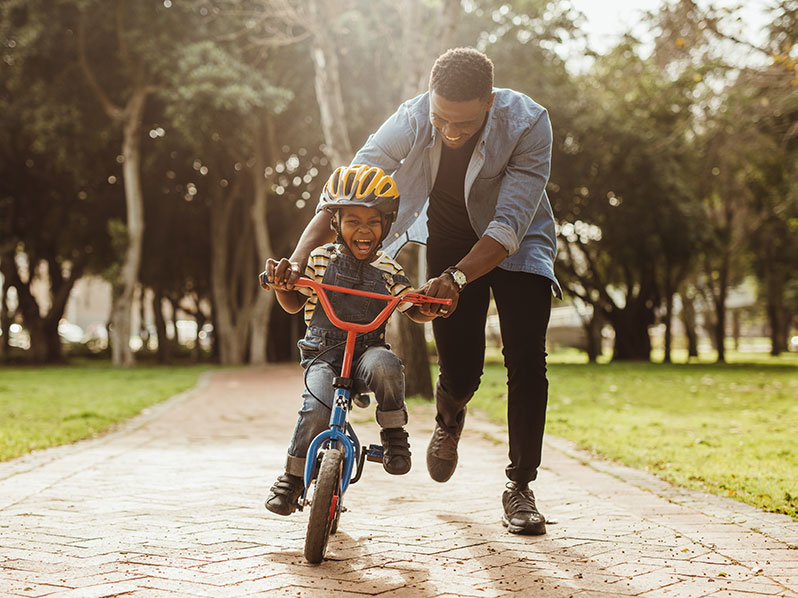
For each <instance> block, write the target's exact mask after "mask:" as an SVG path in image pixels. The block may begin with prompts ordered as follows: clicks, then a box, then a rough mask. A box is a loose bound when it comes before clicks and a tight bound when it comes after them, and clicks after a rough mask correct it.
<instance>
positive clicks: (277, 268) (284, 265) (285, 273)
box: [265, 258, 302, 291]
mask: <svg viewBox="0 0 798 598" xmlns="http://www.w3.org/2000/svg"><path fill="white" fill-rule="evenodd" d="M265 270H266V278H267V279H268V281H269V282H270V283H271V284H273V285H274V288H276V289H278V290H281V291H290V290H292V289H293V288H294V284H295V283H296V281H297V279H298V278H299V277H300V276H301V275H302V268H301V267H300V265H299V264H298V263H297V262H292V261H290V260H289V259H288V258H282V259H281V260H280V261H279V262H278V261H277V260H275V259H272V258H269V259H268V260H266V269H265Z"/></svg>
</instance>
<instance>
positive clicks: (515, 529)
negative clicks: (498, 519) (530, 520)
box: [502, 515, 546, 536]
mask: <svg viewBox="0 0 798 598" xmlns="http://www.w3.org/2000/svg"><path fill="white" fill-rule="evenodd" d="M502 525H503V526H504V527H506V528H507V531H508V532H510V533H511V534H519V535H522V536H542V535H543V534H545V533H546V522H545V521H541V522H539V523H536V524H534V525H533V526H530V527H524V526H522V525H513V524H512V523H510V522H509V521H507V517H505V516H504V515H502Z"/></svg>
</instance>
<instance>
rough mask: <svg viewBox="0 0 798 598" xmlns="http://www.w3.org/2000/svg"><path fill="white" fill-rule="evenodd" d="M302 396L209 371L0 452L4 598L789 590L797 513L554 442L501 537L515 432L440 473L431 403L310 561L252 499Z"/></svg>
mask: <svg viewBox="0 0 798 598" xmlns="http://www.w3.org/2000/svg"><path fill="white" fill-rule="evenodd" d="M301 389H302V378H301V371H300V370H299V369H298V368H297V367H296V366H293V365H292V366H270V367H266V368H250V369H237V370H230V371H216V372H214V373H212V374H210V375H207V376H204V377H203V382H202V385H201V387H200V388H198V389H196V390H195V391H193V392H190V393H186V394H184V395H181V396H179V397H176V398H174V399H171V400H170V401H167V402H166V403H164V404H162V405H159V406H157V407H156V408H153V409H152V410H150V411H149V412H148V413H145V414H142V415H140V416H137V417H136V418H134V419H133V420H131V421H130V422H128V423H127V424H125V425H123V426H120V427H119V428H117V429H116V430H114V431H113V432H112V433H110V434H107V435H104V436H101V437H99V438H95V439H92V440H89V441H84V442H80V443H77V444H75V445H72V446H68V447H57V448H55V449H49V450H46V451H38V452H36V453H33V454H31V455H26V456H24V457H22V458H20V459H16V460H14V461H11V462H7V463H0V596H6V595H8V596H56V597H58V598H63V597H65V598H72V597H78V596H79V597H80V598H92V597H101V596H112V595H122V596H131V597H139V596H140V597H146V598H153V597H155V598H158V597H160V596H170V597H175V596H177V597H180V596H186V597H195V596H212V597H213V598H220V597H236V598H237V597H239V596H242V597H243V596H247V597H249V596H285V597H288V596H291V597H302V596H303V597H307V598H314V597H316V596H324V597H325V598H327V597H329V596H371V595H375V596H386V597H391V598H417V597H419V598H435V597H443V596H457V597H466V598H470V597H476V596H490V597H501V598H508V597H522V596H534V597H536V598H538V597H540V598H571V597H574V598H575V597H577V596H578V597H579V598H589V597H591V596H594V597H597V598H600V597H603V598H608V597H610V596H612V597H623V596H632V595H641V596H651V597H653V596H666V597H667V596H675V597H688V596H696V597H698V596H701V597H703V596H710V595H712V596H726V595H729V596H742V597H747V598H750V597H752V596H769V597H774V596H795V595H796V592H797V591H798V551H796V550H793V549H791V548H790V546H794V545H795V544H796V543H797V542H798V522H796V521H794V520H792V519H790V518H788V517H785V516H783V515H775V514H771V513H763V512H759V511H757V510H756V509H753V508H751V507H748V506H747V505H744V504H741V503H738V502H735V501H731V500H728V499H724V498H721V497H715V496H708V495H704V494H702V493H699V492H694V491H690V490H685V489H682V488H675V487H673V486H670V485H669V484H667V483H665V482H663V481H662V480H658V479H657V478H655V477H653V476H652V475H650V474H648V473H647V472H641V471H637V470H633V469H630V468H627V467H624V466H621V465H618V464H616V463H612V462H608V461H604V460H601V459H597V458H595V457H594V456H593V455H590V454H589V453H586V452H582V451H579V450H578V449H577V448H576V447H574V446H573V445H572V444H570V443H568V442H566V441H563V440H561V439H558V438H548V437H547V439H546V446H545V448H544V458H543V469H542V470H541V472H540V475H539V478H538V480H537V481H536V483H535V488H534V489H535V493H536V496H537V498H538V504H539V507H540V508H541V511H542V512H544V513H545V514H546V515H547V517H548V518H549V520H550V523H549V525H548V534H547V535H545V536H538V537H530V536H519V535H513V534H508V533H507V532H506V530H505V529H504V528H503V527H502V526H501V524H500V518H501V492H502V490H503V486H504V482H505V479H504V466H505V464H506V463H505V461H506V444H505V443H506V432H505V431H504V430H503V429H502V428H501V427H499V426H496V425H495V424H491V423H489V422H486V421H483V420H480V419H479V417H477V416H473V415H469V420H468V422H467V425H466V429H465V432H464V435H463V441H462V442H461V444H460V462H459V465H458V469H457V471H456V472H455V474H454V476H453V477H452V479H451V480H450V481H449V482H448V483H446V484H437V483H435V482H432V481H431V480H430V479H429V478H428V476H427V474H426V471H425V467H424V451H425V447H426V443H427V441H428V439H429V436H430V434H431V431H432V422H433V417H434V408H433V407H432V406H431V405H421V406H418V407H414V408H413V410H412V411H411V421H410V424H409V426H408V429H409V432H410V438H411V439H410V442H411V446H412V450H413V454H414V460H415V463H414V468H413V470H412V471H411V472H410V473H409V474H407V475H405V476H401V477H397V476H390V475H388V474H387V473H385V472H384V471H383V470H382V469H381V468H380V467H379V466H377V465H374V466H371V465H370V466H369V467H367V468H366V470H364V472H363V478H362V479H361V481H360V482H359V483H357V484H354V485H352V486H351V488H350V490H349V491H348V492H347V495H346V497H345V498H346V507H347V511H346V512H345V513H344V514H343V516H342V518H341V523H340V529H339V532H338V533H337V534H335V536H333V537H331V539H330V543H329V546H328V551H327V560H325V561H324V562H323V563H322V564H320V565H310V564H309V563H307V562H306V561H305V559H304V556H303V547H304V539H305V530H306V527H307V519H308V514H309V511H308V510H307V509H306V510H305V511H304V512H298V513H295V514H293V515H292V516H290V517H279V516H275V515H273V514H271V513H268V512H267V511H266V510H265V509H264V508H263V506H262V505H263V499H264V498H265V496H266V494H267V492H268V489H269V487H270V485H271V483H272V482H273V480H274V478H275V477H276V476H277V474H279V473H280V472H281V471H282V467H283V464H284V460H285V450H286V447H287V444H288V441H289V440H290V436H291V433H292V431H293V426H294V423H295V418H296V411H297V409H298V406H299V399H298V397H299V395H300V392H301ZM287 398H296V400H288V399H287ZM373 418H374V413H373V408H372V410H366V411H364V412H358V413H357V417H356V419H355V422H356V423H355V427H356V429H357V432H358V435H359V436H360V439H361V441H363V442H373V441H376V440H377V439H378V437H379V428H378V427H377V426H376V424H375V423H374V421H373ZM494 440H495V441H494ZM496 441H498V442H496ZM372 465H373V464H372ZM477 489H478V491H477Z"/></svg>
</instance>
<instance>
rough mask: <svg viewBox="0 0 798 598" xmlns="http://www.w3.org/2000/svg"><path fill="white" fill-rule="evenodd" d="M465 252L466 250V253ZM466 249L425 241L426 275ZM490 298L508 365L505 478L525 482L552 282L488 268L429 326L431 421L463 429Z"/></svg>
mask: <svg viewBox="0 0 798 598" xmlns="http://www.w3.org/2000/svg"><path fill="white" fill-rule="evenodd" d="M466 252H467V251H466ZM464 255H465V252H464V251H463V250H462V249H460V250H457V249H455V248H452V249H447V248H443V247H440V248H439V247H436V246H434V245H431V246H430V247H428V250H427V276H428V278H432V277H434V276H439V275H440V274H441V272H443V271H444V270H445V269H446V268H448V267H449V266H452V265H454V264H456V263H457V262H458V261H459V260H460V259H461V258H462V257H463V256H464ZM491 291H493V297H494V300H495V301H496V309H497V310H498V313H499V325H500V330H501V336H502V345H503V348H502V354H503V355H504V366H505V368H506V369H507V423H508V429H509V445H510V451H509V452H510V455H509V456H510V464H509V465H508V466H507V468H506V470H505V471H506V473H507V477H508V478H509V479H510V480H513V481H516V482H521V483H525V482H529V481H532V480H534V479H535V478H536V477H537V470H538V467H539V466H540V458H541V450H542V447H543V430H544V427H545V424H546V404H547V401H548V389H549V383H548V380H547V378H546V328H547V327H548V323H549V316H550V314H551V281H550V280H549V279H548V278H546V277H544V276H538V275H536V274H529V273H526V272H510V271H507V270H502V269H501V268H494V269H493V270H492V271H491V272H489V273H488V274H486V275H485V276H483V277H481V278H479V279H477V280H475V281H474V282H472V283H469V284H468V285H467V286H466V288H465V289H463V292H462V293H461V295H460V299H459V302H458V304H457V309H456V311H455V312H454V314H452V315H451V316H450V317H449V318H436V319H435V320H433V323H432V329H433V332H434V334H435V345H436V347H437V351H438V364H439V365H440V374H439V376H438V381H437V384H436V388H435V402H436V406H437V410H438V414H437V416H436V420H437V422H438V424H439V425H440V426H442V427H443V428H445V429H446V430H447V431H449V432H450V433H452V434H456V435H459V434H460V431H461V430H462V428H463V423H464V418H465V408H466V404H467V403H468V401H469V400H470V399H471V397H472V396H474V393H475V392H476V390H477V388H479V383H480V378H481V377H482V371H483V367H484V365H485V323H486V320H487V313H488V306H489V303H490V292H491Z"/></svg>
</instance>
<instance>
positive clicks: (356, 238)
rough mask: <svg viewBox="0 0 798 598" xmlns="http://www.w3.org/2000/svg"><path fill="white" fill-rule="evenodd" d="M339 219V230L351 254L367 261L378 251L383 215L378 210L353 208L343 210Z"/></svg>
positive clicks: (361, 207)
mask: <svg viewBox="0 0 798 598" xmlns="http://www.w3.org/2000/svg"><path fill="white" fill-rule="evenodd" d="M338 217H339V218H340V219H341V221H340V223H339V229H340V231H341V237H342V238H343V240H344V243H345V244H346V246H347V248H348V249H349V252H350V253H351V254H352V255H353V256H354V257H355V258H357V259H359V260H365V259H368V258H369V257H371V255H372V254H373V253H374V252H375V251H376V250H377V245H378V244H379V242H380V239H381V238H382V214H380V211H379V210H377V209H376V208H366V207H363V206H352V207H349V208H343V209H342V210H341V211H340V212H339V215H338Z"/></svg>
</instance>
